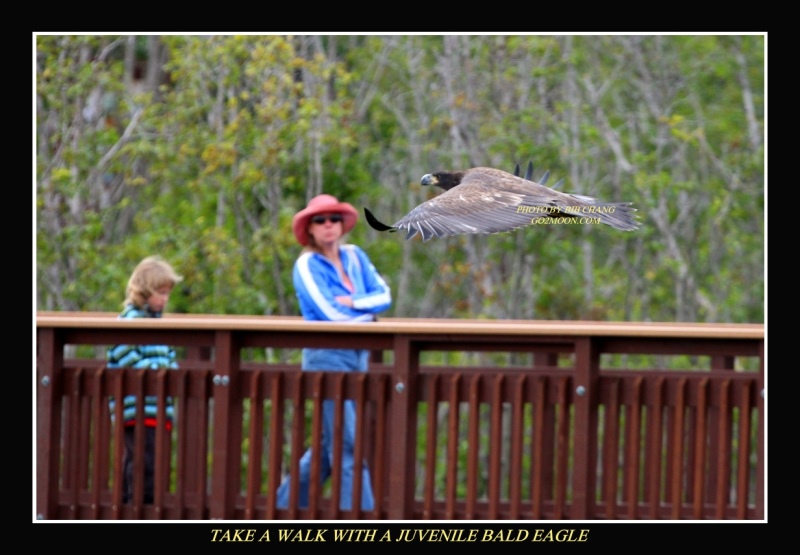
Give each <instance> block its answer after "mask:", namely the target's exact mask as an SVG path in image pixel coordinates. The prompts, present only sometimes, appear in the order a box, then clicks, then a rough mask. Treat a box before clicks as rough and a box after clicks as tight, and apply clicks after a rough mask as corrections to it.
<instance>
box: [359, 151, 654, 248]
mask: <svg viewBox="0 0 800 555" xmlns="http://www.w3.org/2000/svg"><path fill="white" fill-rule="evenodd" d="M532 174H533V167H532V165H531V164H528V171H527V172H526V175H525V178H523V177H519V166H517V169H516V174H510V173H508V172H504V171H502V170H498V169H495V168H482V167H478V168H472V169H469V170H466V171H458V172H436V173H429V174H426V175H424V176H422V179H421V180H420V183H421V184H422V185H425V186H427V185H436V186H438V187H440V188H442V189H444V191H445V192H444V193H442V194H441V195H439V196H436V197H434V198H432V199H430V200H427V201H425V202H423V203H422V204H420V205H419V206H417V207H416V208H414V209H413V210H411V212H409V213H408V214H406V215H405V216H403V217H402V218H401V219H400V220H398V221H397V222H396V223H395V224H394V225H391V226H389V225H386V224H384V223H381V222H380V221H378V219H377V218H376V217H375V216H374V215H373V214H372V212H370V211H369V210H368V209H367V208H364V214H365V216H366V218H367V222H368V223H369V225H370V226H371V227H372V228H373V229H377V230H378V231H398V230H400V229H405V230H406V231H407V233H406V239H411V238H412V237H414V236H415V235H416V234H417V233H420V234H421V235H422V240H423V241H427V240H428V239H430V238H431V237H434V236H436V237H448V236H451V235H460V234H466V233H500V232H504V231H511V230H514V229H518V228H521V227H525V226H528V225H530V224H531V223H534V222H533V220H536V222H537V223H547V222H552V223H556V222H561V223H564V222H567V221H581V222H593V221H594V222H597V223H602V224H606V225H608V226H611V227H613V228H615V229H621V230H624V231H632V230H635V229H637V228H638V227H639V223H638V222H637V221H636V215H635V212H636V209H635V208H632V207H631V203H630V202H615V203H606V202H601V201H599V200H597V199H596V198H592V197H587V196H584V195H577V194H570V193H562V192H560V191H556V190H555V189H551V188H549V187H545V185H544V182H546V181H547V177H548V176H549V175H550V172H546V173H545V175H544V176H543V177H542V178H541V180H540V182H539V183H537V182H536V181H533V180H532ZM560 184H561V181H559V183H557V184H556V185H555V186H556V187H558V186H559V185H560ZM547 218H550V219H549V220H548V219H547ZM557 218H562V219H561V220H557ZM563 218H569V220H564V219H563ZM580 218H584V220H580Z"/></svg>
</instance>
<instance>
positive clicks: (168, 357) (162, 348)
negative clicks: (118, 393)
mask: <svg viewBox="0 0 800 555" xmlns="http://www.w3.org/2000/svg"><path fill="white" fill-rule="evenodd" d="M160 317H161V313H160V312H152V311H151V310H150V309H149V307H147V306H145V307H144V308H138V307H136V306H134V305H132V304H129V305H128V306H126V307H125V309H124V310H123V311H122V313H121V314H120V315H119V318H120V319H123V320H125V319H130V318H160ZM106 358H107V360H108V362H107V364H106V366H107V367H108V368H149V369H151V370H158V369H160V368H178V363H177V360H176V356H175V350H174V349H173V348H172V347H168V346H167V345H114V346H113V347H111V348H110V349H108V351H107V353H106ZM122 405H123V409H122V410H123V412H122V417H123V418H122V419H123V421H124V422H125V425H126V426H130V425H133V424H134V423H135V421H136V396H135V395H126V396H125V398H124V399H123V402H122ZM114 407H115V402H114V399H113V398H112V399H111V401H110V402H109V408H110V409H111V415H112V418H113V416H114V410H115V409H114ZM156 410H157V398H156V397H155V396H151V395H146V396H145V398H144V417H145V420H144V422H145V425H146V426H155V425H156ZM174 412H175V409H174V407H173V406H172V399H171V398H169V397H167V402H166V414H167V420H168V422H167V427H168V428H169V427H170V422H171V421H172V419H173V417H174Z"/></svg>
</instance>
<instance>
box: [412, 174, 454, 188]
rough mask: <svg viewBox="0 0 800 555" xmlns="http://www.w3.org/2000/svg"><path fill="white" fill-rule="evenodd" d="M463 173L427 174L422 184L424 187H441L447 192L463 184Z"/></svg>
mask: <svg viewBox="0 0 800 555" xmlns="http://www.w3.org/2000/svg"><path fill="white" fill-rule="evenodd" d="M461 175H462V174H461V173H460V172H458V173H450V172H436V173H426V174H425V175H423V176H422V179H420V181H419V182H420V183H421V184H422V185H437V186H438V187H441V188H442V189H444V190H445V191H449V190H450V189H452V188H453V187H455V186H456V185H458V184H459V183H461Z"/></svg>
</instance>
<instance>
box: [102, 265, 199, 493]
mask: <svg viewBox="0 0 800 555" xmlns="http://www.w3.org/2000/svg"><path fill="white" fill-rule="evenodd" d="M181 280H183V278H182V277H181V276H179V275H178V274H176V273H175V270H173V269H172V266H170V265H169V264H167V263H166V262H165V261H164V260H162V259H161V258H159V257H157V256H149V257H147V258H145V259H144V260H142V261H141V262H140V263H139V265H138V266H136V268H135V269H134V270H133V274H132V275H131V278H130V280H129V281H128V289H127V292H126V298H125V302H124V303H123V306H124V309H123V310H122V313H121V314H120V315H119V318H122V319H127V318H160V317H161V313H162V312H163V311H164V307H165V306H166V304H167V301H168V300H169V294H170V292H171V291H172V288H173V287H174V286H175V284H176V283H178V282H180V281H181ZM107 356H108V365H107V366H108V368H150V369H153V370H157V369H159V368H177V367H178V364H177V362H176V360H175V351H174V350H173V349H172V348H171V347H168V346H166V345H115V346H114V347H111V348H110V349H108V353H107ZM122 404H123V412H122V415H123V423H124V426H125V455H124V457H123V481H122V502H123V503H128V502H130V501H131V500H132V497H133V482H134V479H133V461H134V438H135V429H136V428H135V424H136V397H135V396H134V395H127V396H125V398H124V399H123V403H122ZM157 406H158V405H157V399H156V397H154V396H150V395H147V396H145V400H144V425H145V452H144V457H145V479H144V502H145V503H152V502H153V484H154V478H153V476H154V470H155V435H156V434H155V432H156V410H157ZM110 408H111V415H112V418H113V417H114V414H115V401H114V399H113V398H112V399H111V403H110ZM166 415H167V421H166V422H165V427H166V429H167V430H170V429H172V419H173V416H174V408H173V406H172V400H171V399H169V398H167V403H166Z"/></svg>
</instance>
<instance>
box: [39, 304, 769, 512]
mask: <svg viewBox="0 0 800 555" xmlns="http://www.w3.org/2000/svg"><path fill="white" fill-rule="evenodd" d="M36 326H37V345H36V347H37V371H36V372H37V375H36V383H37V399H36V405H37V407H36V419H37V422H36V429H37V438H36V448H37V449H36V465H37V474H36V507H35V511H36V518H39V519H72V520H84V519H86V520H107V519H169V520H207V519H259V520H264V519H267V520H269V519H298V520H313V519H353V520H357V519H370V520H384V519H387V520H414V519H423V520H439V519H447V520H477V519H481V520H504V519H513V520H543V519H572V520H575V519H580V520H587V519H626V520H635V519H648V520H654V519H671V520H677V519H691V520H699V519H714V520H759V519H764V515H765V507H764V499H765V496H764V420H765V419H764V416H763V415H764V327H763V325H760V324H683V323H641V322H640V323H616V322H580V321H579V322H557V321H489V320H472V321H464V320H417V319H408V320H406V319H385V320H381V321H379V322H375V323H371V324H335V323H310V322H305V321H303V320H301V319H299V318H290V317H288V318H287V317H253V316H218V315H191V316H189V315H166V316H165V317H164V318H161V319H142V320H127V321H120V320H117V319H116V314H110V313H45V312H40V313H38V314H37V318H36ZM118 343H137V344H144V343H159V344H169V345H174V346H176V347H177V348H178V349H179V352H180V353H181V360H180V369H179V370H170V371H167V370H162V371H149V370H132V369H124V370H114V369H107V368H105V363H104V359H103V352H104V347H105V346H107V345H113V344H118ZM303 347H330V348H359V349H367V350H369V351H371V352H372V358H371V361H372V362H371V364H370V369H369V371H368V372H367V373H340V372H301V371H300V370H299V365H298V364H297V361H298V353H299V349H301V348H303ZM126 394H135V395H137V397H138V398H140V399H141V398H143V396H144V395H155V396H157V397H158V398H159V399H160V401H159V410H160V411H161V414H162V416H163V410H164V402H163V399H166V397H168V396H169V397H171V398H172V399H173V401H174V403H175V407H176V414H177V416H176V423H175V426H174V427H173V429H172V430H171V431H170V432H166V431H163V430H161V431H159V432H157V435H156V460H157V462H156V487H155V498H154V502H153V503H152V504H143V503H142V502H141V501H142V487H141V485H140V486H139V488H138V489H137V490H136V491H135V493H134V500H133V502H131V503H122V490H121V476H122V465H121V457H122V449H123V447H122V427H121V426H114V424H113V423H112V420H111V417H110V413H109V408H108V400H109V399H110V398H111V397H117V398H121V397H122V396H123V395H126ZM323 399H334V401H335V403H336V406H337V407H338V408H341V406H342V402H343V400H344V399H350V400H353V401H354V403H355V406H356V410H357V414H358V417H357V421H358V423H359V426H358V431H357V436H356V455H357V456H356V460H357V461H360V460H362V457H363V460H364V461H365V463H366V464H367V465H368V467H369V469H370V471H371V479H372V482H373V483H372V488H373V490H374V493H375V498H376V505H375V507H374V509H373V510H362V509H361V508H360V507H358V505H356V506H355V507H354V509H353V510H352V511H342V510H340V509H339V503H338V502H337V500H338V499H339V493H340V492H339V487H340V484H339V480H338V478H337V472H336V469H335V468H334V472H333V476H334V478H333V479H332V480H331V481H330V484H328V485H327V486H324V487H317V486H316V484H313V485H312V488H311V497H310V502H309V506H308V507H298V506H297V499H296V498H293V499H292V500H291V502H290V506H289V508H288V509H280V510H279V509H276V508H275V491H276V488H277V486H278V484H279V483H280V480H281V479H282V477H283V476H284V475H285V474H286V473H287V472H288V470H289V469H291V468H296V463H297V460H298V459H299V457H300V455H301V454H302V452H303V451H304V450H305V449H306V447H307V446H308V445H312V446H318V445H319V440H320V424H319V422H320V419H319V414H320V410H321V406H322V400H323ZM338 412H339V413H340V411H338ZM140 413H141V411H140ZM337 418H339V419H340V418H341V417H340V416H337ZM337 422H340V421H339V420H337ZM137 428H138V429H142V426H141V421H140V422H139V426H138V427H137ZM140 437H141V436H140ZM339 441H340V440H339V439H337V440H336V441H335V443H334V452H337V451H336V450H337V449H340V448H341V445H339ZM137 464H140V463H138V461H137ZM334 464H336V463H335V461H334ZM141 468H142V467H141V465H140V466H138V467H137V469H138V470H139V471H140V472H141ZM315 468H316V470H315V472H318V471H319V467H318V465H317V466H315ZM356 475H357V476H358V475H359V473H358V472H356ZM139 482H141V481H139ZM362 487H363V484H360V482H359V480H358V479H357V480H356V483H355V486H354V488H355V491H356V495H355V496H354V498H355V499H359V495H358V492H359V491H360V488H362ZM292 489H296V488H292Z"/></svg>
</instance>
